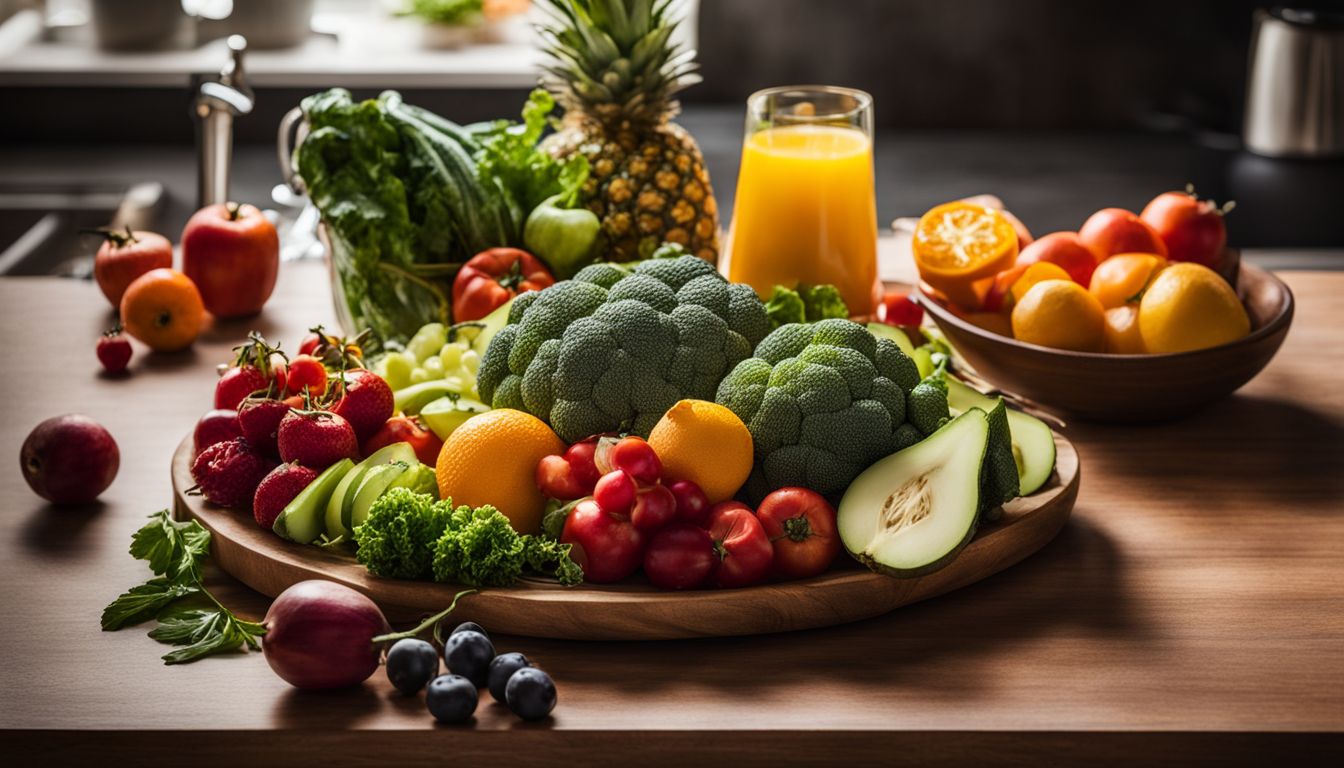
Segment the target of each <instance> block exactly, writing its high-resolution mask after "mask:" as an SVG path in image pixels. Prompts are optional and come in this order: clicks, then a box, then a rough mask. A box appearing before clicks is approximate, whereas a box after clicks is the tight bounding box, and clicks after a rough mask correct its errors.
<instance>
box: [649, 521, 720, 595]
mask: <svg viewBox="0 0 1344 768" xmlns="http://www.w3.org/2000/svg"><path fill="white" fill-rule="evenodd" d="M718 564H719V557H718V555H717V554H715V552H714V540H713V539H712V538H710V536H709V533H708V532H707V531H705V530H704V529H703V528H699V527H697V526H694V525H691V524H690V523H684V522H675V523H672V524H671V525H669V526H667V527H666V528H664V529H662V530H661V531H659V532H658V533H657V534H656V535H655V536H654V537H653V539H652V540H651V541H650V542H649V547H648V549H646V550H645V551H644V575H646V576H648V577H649V581H651V582H653V585H654V586H655V587H659V588H661V589H695V588H696V587H703V586H705V585H706V584H707V583H709V578H710V577H711V576H713V575H714V569H715V568H716V567H718Z"/></svg>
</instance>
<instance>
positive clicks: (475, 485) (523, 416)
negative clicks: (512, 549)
mask: <svg viewBox="0 0 1344 768" xmlns="http://www.w3.org/2000/svg"><path fill="white" fill-rule="evenodd" d="M564 452H565V443H564V441H563V440H561V439H560V438H559V437H557V436H556V434H555V432H553V431H552V430H551V428H550V427H549V426H547V425H546V422H544V421H542V420H541V419H538V418H537V417H536V416H533V415H532V414H530V413H524V412H522V411H515V410H512V409H509V408H500V409H497V410H493V411H486V412H485V413H482V414H478V415H476V416H472V417H471V418H470V419H467V420H466V421H465V422H463V423H462V426H460V427H458V428H457V429H455V430H453V433H452V434H451V435H449V436H448V439H447V440H445V441H444V442H443V448H441V449H439V460H438V463H437V465H436V466H435V470H434V471H435V476H436V477H437V479H438V484H439V496H440V497H441V498H444V499H448V498H451V499H452V500H453V503H454V504H456V505H459V506H460V505H462V504H466V505H468V506H472V507H480V506H484V505H486V504H489V505H491V506H493V507H494V508H495V509H498V510H499V511H500V512H501V513H503V514H504V516H505V517H507V518H508V519H509V522H510V523H511V524H512V525H513V527H514V530H516V531H518V532H519V533H528V534H535V533H539V532H540V531H541V514H542V510H543V509H544V508H545V506H546V498H545V497H544V496H542V494H541V491H540V490H539V489H538V488H537V484H536V481H535V477H536V471H537V462H539V461H541V459H542V457H544V456H550V455H552V454H558V453H564Z"/></svg>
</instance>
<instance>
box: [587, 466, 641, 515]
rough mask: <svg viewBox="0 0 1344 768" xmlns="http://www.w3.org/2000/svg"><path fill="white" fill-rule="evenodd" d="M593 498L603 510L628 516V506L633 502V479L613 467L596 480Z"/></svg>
mask: <svg viewBox="0 0 1344 768" xmlns="http://www.w3.org/2000/svg"><path fill="white" fill-rule="evenodd" d="M593 500H594V501H596V502H597V504H598V506H600V507H602V511H603V512H606V513H608V514H613V515H621V516H624V517H629V516H630V507H631V505H633V504H634V503H635V481H634V479H633V478H631V477H630V475H628V474H626V473H625V472H623V471H622V470H619V469H613V470H612V471H610V472H608V473H607V474H605V475H603V476H602V478H601V479H600V480H598V481H597V485H596V486H594V488H593Z"/></svg>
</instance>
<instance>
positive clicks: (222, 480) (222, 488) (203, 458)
mask: <svg viewBox="0 0 1344 768" xmlns="http://www.w3.org/2000/svg"><path fill="white" fill-rule="evenodd" d="M274 468H275V462H274V461H271V460H270V459H267V458H265V457H264V456H260V455H258V454H256V453H255V452H253V451H252V449H251V448H250V447H248V444H247V439H246V438H243V437H235V438H233V439H232V440H225V441H224V442H222V443H215V444H214V445H212V446H209V447H208V448H206V449H205V450H203V451H201V453H200V454H199V455H198V456H197V457H196V461H194V462H192V464H191V477H192V479H193V480H195V481H196V486H197V487H198V488H200V490H201V495H202V496H204V497H205V500H206V501H208V502H210V503H211V504H218V505H219V506H221V507H246V506H247V505H248V504H250V503H251V502H252V496H253V494H255V493H256V492H257V485H259V484H260V483H261V480H262V478H264V477H266V475H267V473H269V472H270V471H271V470H272V469H274Z"/></svg>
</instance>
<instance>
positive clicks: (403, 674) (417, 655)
mask: <svg viewBox="0 0 1344 768" xmlns="http://www.w3.org/2000/svg"><path fill="white" fill-rule="evenodd" d="M438 671H439V652H438V651H437V650H435V649H434V646H432V645H430V644H429V643H427V642H425V641H424V640H417V639H415V638H412V637H405V638H402V639H401V640H398V641H397V642H396V643H394V644H393V645H392V648H391V649H390V650H388V652H387V679H388V680H389V681H391V682H392V687H393V688H396V689H397V690H398V691H401V692H402V693H404V694H406V695H407V696H414V695H415V694H417V693H419V692H420V689H421V688H424V687H425V683H428V682H429V681H430V680H431V679H432V678H433V677H434V675H436V674H438Z"/></svg>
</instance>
